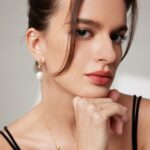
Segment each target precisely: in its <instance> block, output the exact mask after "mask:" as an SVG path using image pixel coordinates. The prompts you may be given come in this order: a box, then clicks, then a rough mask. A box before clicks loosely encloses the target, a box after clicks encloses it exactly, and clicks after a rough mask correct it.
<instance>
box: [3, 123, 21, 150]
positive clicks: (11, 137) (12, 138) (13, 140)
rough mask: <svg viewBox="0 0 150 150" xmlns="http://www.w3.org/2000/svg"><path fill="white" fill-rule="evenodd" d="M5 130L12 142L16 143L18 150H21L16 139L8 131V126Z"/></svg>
mask: <svg viewBox="0 0 150 150" xmlns="http://www.w3.org/2000/svg"><path fill="white" fill-rule="evenodd" d="M4 130H5V131H6V132H7V134H8V135H9V137H10V139H11V140H12V142H13V143H14V145H15V146H16V148H17V149H18V150H20V148H19V146H18V144H17V143H16V141H15V139H14V137H13V136H12V134H11V133H10V131H9V130H8V128H7V126H5V127H4Z"/></svg>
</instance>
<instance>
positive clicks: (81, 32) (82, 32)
mask: <svg viewBox="0 0 150 150" xmlns="http://www.w3.org/2000/svg"><path fill="white" fill-rule="evenodd" d="M75 35H76V36H77V37H79V38H89V37H90V36H91V35H92V33H91V31H89V30H88V29H76V32H75Z"/></svg>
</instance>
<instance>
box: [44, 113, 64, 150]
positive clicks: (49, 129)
mask: <svg viewBox="0 0 150 150" xmlns="http://www.w3.org/2000/svg"><path fill="white" fill-rule="evenodd" d="M41 115H42V119H43V120H44V122H45V124H46V127H47V129H48V131H49V133H50V135H51V137H52V139H53V141H54V143H55V147H56V150H61V149H60V146H59V145H57V142H56V140H55V138H54V136H53V133H52V130H51V128H50V127H49V125H48V124H47V121H46V120H45V117H44V115H43V113H42V112H41Z"/></svg>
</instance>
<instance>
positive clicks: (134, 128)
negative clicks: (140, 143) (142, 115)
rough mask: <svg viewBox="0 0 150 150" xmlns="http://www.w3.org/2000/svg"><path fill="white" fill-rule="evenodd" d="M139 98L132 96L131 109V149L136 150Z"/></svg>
mask: <svg viewBox="0 0 150 150" xmlns="http://www.w3.org/2000/svg"><path fill="white" fill-rule="evenodd" d="M141 98H142V97H141V96H140V97H137V96H135V95H134V96H133V108H132V149H133V150H137V138H138V137H137V135H138V134H137V132H138V130H137V127H138V114H139V106H140V102H141Z"/></svg>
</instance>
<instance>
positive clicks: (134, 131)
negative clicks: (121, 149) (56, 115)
mask: <svg viewBox="0 0 150 150" xmlns="http://www.w3.org/2000/svg"><path fill="white" fill-rule="evenodd" d="M141 98H142V97H141V96H140V97H136V96H135V95H134V96H133V105H132V149H133V150H137V127H138V112H139V106H140V101H141ZM4 131H5V132H4ZM4 131H0V134H2V136H3V137H4V138H5V139H6V141H7V142H8V143H9V145H10V146H11V147H12V149H13V150H21V148H20V147H19V146H18V144H17V142H16V141H15V139H14V137H13V136H12V134H11V133H10V131H9V130H8V129H7V127H6V126H5V127H4Z"/></svg>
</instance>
